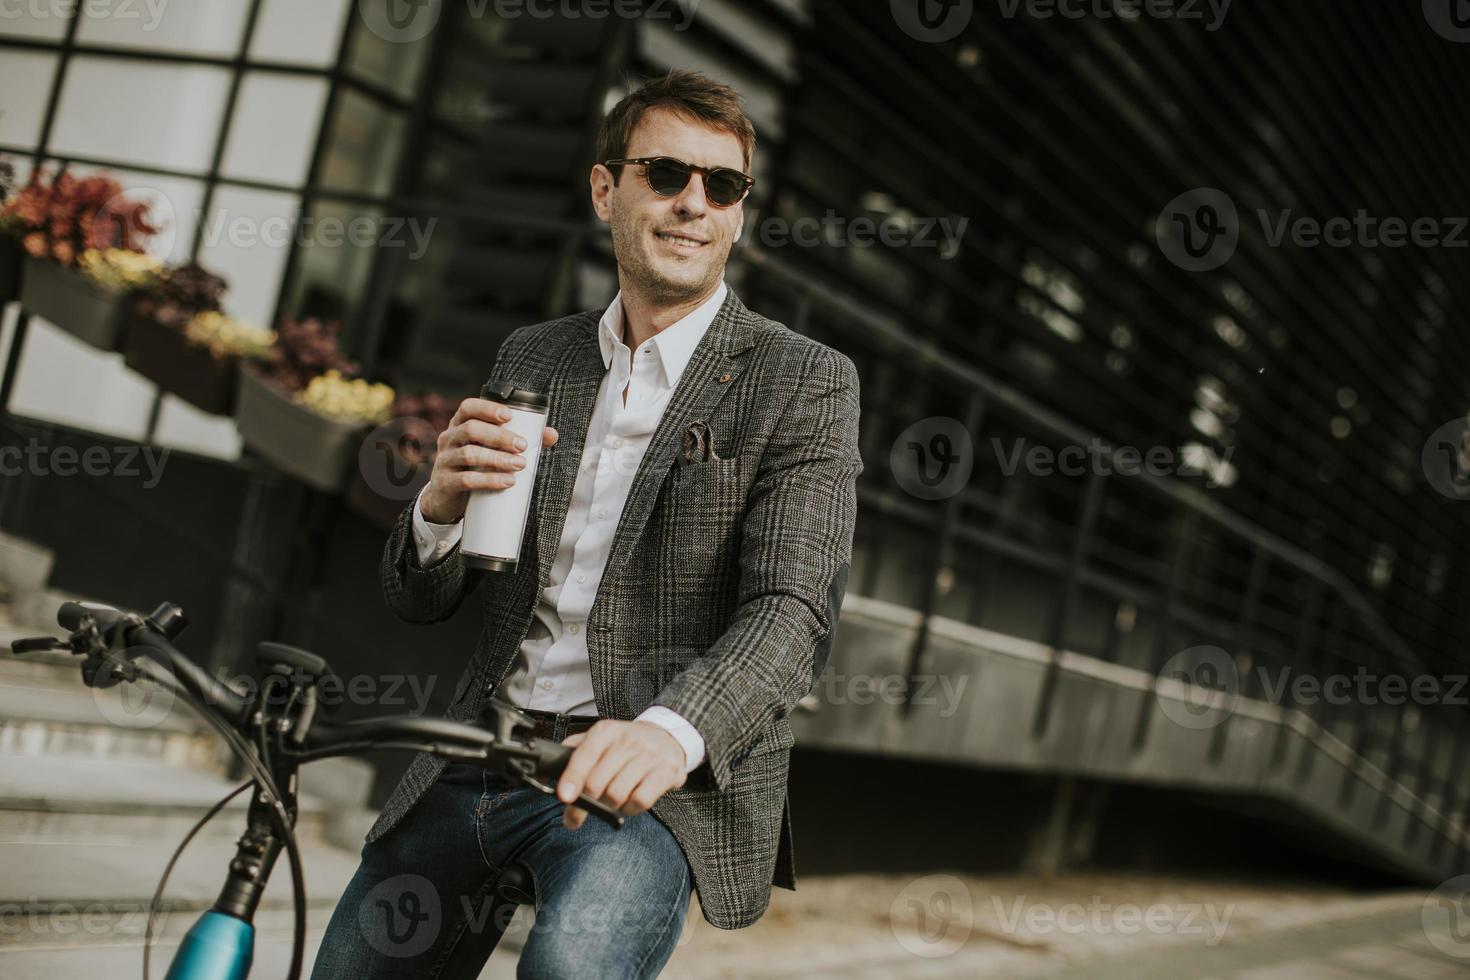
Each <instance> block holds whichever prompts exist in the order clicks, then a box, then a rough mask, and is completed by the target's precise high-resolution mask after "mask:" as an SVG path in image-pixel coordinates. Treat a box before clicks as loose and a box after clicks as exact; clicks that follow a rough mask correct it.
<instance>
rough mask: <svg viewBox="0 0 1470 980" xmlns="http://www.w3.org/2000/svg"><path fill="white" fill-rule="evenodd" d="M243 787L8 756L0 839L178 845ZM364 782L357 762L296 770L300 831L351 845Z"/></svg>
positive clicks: (120, 764)
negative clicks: (198, 822)
mask: <svg viewBox="0 0 1470 980" xmlns="http://www.w3.org/2000/svg"><path fill="white" fill-rule="evenodd" d="M242 781H243V777H242V778H241V779H232V778H228V777H227V776H225V775H224V774H222V773H219V772H210V771H205V770H197V769H187V768H176V767H174V766H170V765H167V764H164V763H160V762H158V761H151V760H143V761H140V760H129V759H115V758H107V759H89V758H79V757H62V758H55V757H45V756H31V757H28V756H12V757H7V758H6V761H5V764H4V766H0V839H3V840H12V841H14V840H30V839H47V838H53V837H55V838H59V839H66V840H131V841H137V840H168V841H177V840H179V839H181V838H182V837H183V835H184V834H186V833H187V832H188V830H189V828H190V827H192V826H193V825H194V822H195V821H196V820H198V819H199V817H201V816H203V814H204V812H205V811H206V810H208V809H209V808H210V807H211V806H213V805H214V804H215V803H216V802H218V801H219V800H220V799H222V798H223V797H224V796H225V795H226V794H227V793H229V792H230V790H232V789H234V788H235V787H236V786H238V785H239V783H240V782H242ZM371 783H372V769H371V767H369V766H368V765H367V764H366V763H364V762H362V761H360V760H356V759H326V760H323V761H321V762H314V763H312V764H311V765H310V766H308V767H307V768H306V769H304V770H303V772H302V775H301V790H300V792H299V797H300V798H299V803H298V807H299V817H298V822H299V826H300V830H301V833H302V835H303V836H304V837H308V838H310V839H313V840H322V841H325V842H328V843H332V844H334V845H335V846H338V847H343V848H347V849H349V850H352V851H356V850H358V849H360V848H361V846H362V838H363V835H365V834H366V833H367V830H368V828H369V827H370V826H372V821H373V819H374V813H373V811H371V810H369V809H367V808H366V805H365V804H366V800H367V794H368V792H369V790H370V788H371ZM247 805H248V801H247V799H246V794H241V796H240V797H239V798H237V799H235V800H232V801H231V802H230V804H229V805H228V806H227V807H226V808H225V809H224V810H223V811H222V812H221V813H220V814H218V815H217V816H216V817H215V818H214V820H212V821H211V822H210V823H209V824H208V825H206V827H205V828H204V829H203V830H201V831H200V835H201V837H206V836H207V837H211V838H218V839H224V840H234V839H235V838H236V837H238V836H239V834H240V832H241V831H242V830H243V829H244V817H243V814H244V811H245V809H246V807H247ZM0 887H3V883H0Z"/></svg>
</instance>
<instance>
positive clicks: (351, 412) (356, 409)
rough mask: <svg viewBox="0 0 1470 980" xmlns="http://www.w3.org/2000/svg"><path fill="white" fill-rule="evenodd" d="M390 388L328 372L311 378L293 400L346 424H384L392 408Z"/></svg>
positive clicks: (339, 373) (392, 395) (336, 372)
mask: <svg viewBox="0 0 1470 980" xmlns="http://www.w3.org/2000/svg"><path fill="white" fill-rule="evenodd" d="M393 398H394V394H393V389H392V388H391V387H389V386H388V385H385V384H379V383H374V382H371V381H365V380H363V379H362V378H354V379H352V380H351V381H349V380H347V379H345V378H343V377H342V373H341V372H340V371H335V370H334V371H328V372H326V373H325V374H319V375H317V376H316V377H314V378H312V379H311V380H310V381H309V382H307V384H306V388H305V390H303V391H302V392H301V393H300V394H298V395H297V396H296V400H297V401H299V402H300V403H301V404H303V405H305V406H306V407H307V408H310V409H311V410H312V411H314V412H319V413H321V414H322V415H326V416H329V417H331V418H335V419H341V420H343V421H346V422H386V421H388V416H389V415H390V414H391V411H392V408H393Z"/></svg>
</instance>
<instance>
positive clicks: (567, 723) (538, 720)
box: [521, 708, 602, 742]
mask: <svg viewBox="0 0 1470 980" xmlns="http://www.w3.org/2000/svg"><path fill="white" fill-rule="evenodd" d="M521 711H523V712H524V713H525V714H526V716H527V717H529V718H530V719H531V720H532V721H533V722H535V724H536V729H535V732H536V736H537V737H538V738H548V739H551V740H552V741H554V742H560V741H561V740H562V739H564V738H566V737H567V736H568V735H575V734H577V733H578V732H585V731H586V730H587V729H589V728H591V727H592V726H593V725H595V724H596V723H597V722H599V721H601V720H602V719H601V718H599V717H598V716H597V715H568V714H561V713H559V712H556V711H536V710H533V709H531V708H522V709H521ZM558 722H560V724H558ZM558 729H560V730H559V731H558Z"/></svg>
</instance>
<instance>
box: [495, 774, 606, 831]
mask: <svg viewBox="0 0 1470 980" xmlns="http://www.w3.org/2000/svg"><path fill="white" fill-rule="evenodd" d="M521 780H522V781H523V782H524V783H525V784H526V785H528V786H531V787H533V788H534V789H539V790H540V791H541V792H543V793H545V794H547V795H548V796H555V795H556V790H555V788H553V787H551V786H548V785H546V784H545V783H543V782H542V781H541V780H539V779H537V778H536V777H535V776H533V775H531V774H530V773H528V772H523V773H521ZM572 805H574V806H579V807H581V808H582V809H584V810H586V811H587V812H588V813H590V814H592V815H593V816H595V817H600V818H601V819H602V820H603V821H604V822H606V823H608V824H610V825H611V826H612V829H613V830H622V829H623V824H624V822H626V821H627V819H628V818H627V817H625V816H624V815H623V814H622V813H620V812H619V811H618V810H616V809H614V808H613V807H610V806H608V805H607V804H606V803H604V802H602V801H601V800H594V799H593V798H592V797H590V796H588V795H587V794H586V793H582V794H580V795H578V797H577V802H576V803H575V804H572Z"/></svg>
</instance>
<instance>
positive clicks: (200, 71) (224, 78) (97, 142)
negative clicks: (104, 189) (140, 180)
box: [50, 57, 230, 173]
mask: <svg viewBox="0 0 1470 980" xmlns="http://www.w3.org/2000/svg"><path fill="white" fill-rule="evenodd" d="M229 82H230V73H229V71H228V70H227V69H224V68H211V67H208V66H204V65H165V64H144V63H138V62H135V61H129V60H123V59H118V58H96V57H78V58H77V59H76V60H75V61H73V62H72V64H71V66H70V67H69V68H68V69H67V72H66V82H65V84H64V86H63V88H62V92H61V105H60V108H59V110H58V112H57V118H56V129H55V131H54V132H53V133H52V138H51V146H50V149H51V150H52V151H53V152H55V153H57V154H60V155H65V154H74V155H77V156H86V157H95V158H97V159H100V160H107V161H112V160H116V161H117V162H119V163H135V164H143V165H145V166H146V165H153V166H159V167H166V168H169V169H176V170H193V171H198V172H201V173H202V172H205V171H207V170H208V169H209V164H210V161H211V160H212V159H213V156H214V146H215V140H216V137H217V135H218V133H219V125H220V117H221V116H222V114H223V112H224V103H225V95H226V92H227V90H228V87H229Z"/></svg>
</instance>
